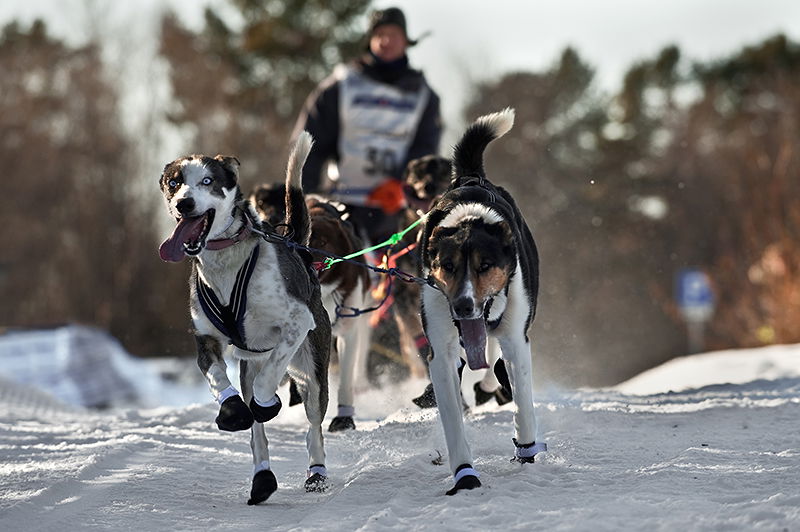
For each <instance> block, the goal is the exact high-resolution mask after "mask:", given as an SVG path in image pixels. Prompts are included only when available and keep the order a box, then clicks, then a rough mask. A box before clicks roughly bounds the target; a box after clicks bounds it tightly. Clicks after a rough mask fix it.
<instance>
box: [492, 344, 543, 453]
mask: <svg viewBox="0 0 800 532" xmlns="http://www.w3.org/2000/svg"><path fill="white" fill-rule="evenodd" d="M500 346H501V348H502V351H503V358H504V359H505V362H506V369H507V370H508V376H509V379H510V380H511V389H512V391H513V394H514V404H515V406H516V408H515V411H514V432H515V438H514V445H515V446H516V452H515V456H516V458H517V459H518V460H519V461H521V462H533V457H534V456H535V455H536V454H537V453H538V452H541V451H545V450H547V445H546V444H544V443H538V444H537V443H536V433H537V424H536V415H535V412H534V406H533V375H532V374H533V362H532V358H531V346H530V342H528V341H526V339H525V335H524V334H523V333H522V332H521V331H520V332H519V333H518V334H513V335H509V336H502V337H500Z"/></svg>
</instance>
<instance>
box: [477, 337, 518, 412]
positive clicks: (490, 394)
mask: <svg viewBox="0 0 800 532" xmlns="http://www.w3.org/2000/svg"><path fill="white" fill-rule="evenodd" d="M486 351H487V353H486V354H487V357H486V358H487V362H488V363H489V367H490V368H494V369H493V370H492V369H488V370H486V373H485V374H484V375H483V378H482V379H481V380H479V381H478V382H476V383H475V385H474V386H473V388H472V389H473V390H474V391H475V405H482V404H484V403H487V402H489V401H490V400H491V399H494V400H496V401H497V404H498V405H501V406H502V405H504V404H506V403H509V402H511V398H512V396H511V388H506V387H505V386H503V383H502V382H501V381H500V380H498V378H497V372H498V371H505V369H504V368H501V369H499V366H498V360H499V361H500V362H499V364H500V365H502V364H503V362H502V359H500V346H499V344H498V342H497V339H496V338H495V337H493V336H490V337H489V342H488V345H487V346H486Z"/></svg>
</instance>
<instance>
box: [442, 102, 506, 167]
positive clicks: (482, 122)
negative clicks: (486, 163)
mask: <svg viewBox="0 0 800 532" xmlns="http://www.w3.org/2000/svg"><path fill="white" fill-rule="evenodd" d="M513 125H514V109H512V108H510V107H506V108H505V109H503V110H502V111H500V112H498V113H492V114H489V115H484V116H482V117H480V118H478V119H477V120H475V122H473V123H472V125H470V126H469V127H468V128H467V131H466V132H464V136H463V137H461V140H460V141H458V144H456V146H455V148H453V177H454V178H459V177H467V176H479V177H486V174H485V172H484V169H483V152H484V150H486V146H488V145H489V143H490V142H492V141H493V140H494V139H496V138H499V137H502V136H503V135H505V134H506V133H508V131H509V130H510V129H511V127H512V126H513Z"/></svg>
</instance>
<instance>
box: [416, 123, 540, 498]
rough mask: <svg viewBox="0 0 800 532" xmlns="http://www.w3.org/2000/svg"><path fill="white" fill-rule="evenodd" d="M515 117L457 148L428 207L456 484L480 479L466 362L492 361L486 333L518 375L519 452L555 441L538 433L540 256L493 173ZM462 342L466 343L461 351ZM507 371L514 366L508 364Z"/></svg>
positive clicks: (432, 304) (427, 270)
mask: <svg viewBox="0 0 800 532" xmlns="http://www.w3.org/2000/svg"><path fill="white" fill-rule="evenodd" d="M513 123H514V111H513V110H511V109H506V110H504V111H502V112H500V113H495V114H491V115H487V116H484V117H481V118H479V119H478V120H477V121H475V122H474V123H473V124H472V125H471V126H470V127H469V128H468V129H467V131H466V132H465V134H464V136H463V137H462V138H461V140H460V141H459V142H458V144H457V145H456V146H455V148H454V154H453V178H454V179H453V182H452V184H451V186H450V189H449V190H448V191H447V192H446V193H445V194H444V195H443V196H442V197H441V198H440V199H439V200H438V201H437V202H436V204H435V205H434V206H433V208H432V210H431V211H430V213H429V214H428V216H427V218H426V220H425V223H424V226H423V229H422V237H421V243H420V246H421V247H422V266H423V273H424V275H426V276H428V277H429V278H430V279H432V280H433V282H434V285H435V287H434V286H424V287H423V289H422V322H423V325H424V327H425V333H426V334H427V336H428V340H429V341H430V344H431V349H432V354H431V360H430V366H429V367H430V374H431V380H432V382H433V387H434V391H435V393H436V400H437V403H438V407H439V415H440V417H441V420H442V425H443V427H444V434H445V439H446V440H447V450H448V453H449V461H450V467H451V470H452V472H453V475H454V477H455V486H454V487H453V488H452V489H450V490H449V491H448V492H447V494H448V495H453V494H455V493H456V492H458V491H459V490H462V489H473V488H476V487H478V486H480V485H481V483H480V480H478V472H477V471H476V470H475V469H474V467H473V461H472V452H471V451H470V448H469V445H468V443H467V440H466V437H465V434H464V421H463V412H462V405H461V398H460V395H459V393H460V384H461V383H460V380H459V377H458V371H457V368H458V367H459V365H460V360H459V358H460V354H461V353H462V352H463V351H466V356H467V363H468V365H469V367H470V368H471V369H473V370H476V369H481V368H488V364H487V363H486V343H487V335H491V336H493V337H495V338H497V340H498V342H499V344H500V349H501V351H502V359H501V360H499V361H498V362H497V364H498V365H499V364H503V369H504V370H507V375H508V377H509V378H510V385H511V389H512V391H513V396H514V402H515V405H516V409H515V412H514V427H515V435H514V438H513V442H514V445H515V447H516V451H515V458H516V459H517V460H519V461H521V462H533V460H534V456H535V455H536V454H537V453H538V452H541V451H544V450H546V448H547V446H546V445H545V444H544V443H542V442H538V443H537V441H536V436H537V426H536V418H535V416H534V408H533V379H532V360H531V348H530V341H529V340H528V335H527V332H528V328H529V326H530V324H531V322H532V321H533V317H534V315H535V313H536V299H537V294H538V284H539V281H538V278H539V258H538V253H537V250H536V245H535V243H534V241H533V237H532V235H531V232H530V230H529V229H528V226H527V224H526V223H525V220H524V219H523V218H522V214H521V213H520V211H519V209H518V208H517V206H516V205H515V203H514V200H513V198H512V197H511V195H510V194H509V193H508V192H507V191H505V190H504V189H503V188H501V187H498V186H495V185H493V184H492V183H491V182H489V180H488V179H487V178H486V175H485V172H484V168H483V152H484V150H485V149H486V147H487V146H488V144H489V143H490V142H491V141H492V140H494V139H496V138H498V137H500V136H502V135H503V134H505V133H506V132H507V131H508V130H509V129H511V126H512V125H513ZM462 346H463V351H462ZM498 373H499V374H503V375H505V374H506V371H500V372H498Z"/></svg>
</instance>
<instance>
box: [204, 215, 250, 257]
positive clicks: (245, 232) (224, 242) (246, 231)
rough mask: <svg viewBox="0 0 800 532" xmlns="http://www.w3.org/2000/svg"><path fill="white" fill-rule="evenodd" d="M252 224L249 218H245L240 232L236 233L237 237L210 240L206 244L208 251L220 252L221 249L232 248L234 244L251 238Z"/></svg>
mask: <svg viewBox="0 0 800 532" xmlns="http://www.w3.org/2000/svg"><path fill="white" fill-rule="evenodd" d="M250 232H251V231H250V223H249V220H248V219H247V217H246V216H245V217H244V223H243V224H242V227H241V228H240V229H239V231H237V232H236V234H235V235H233V236H232V237H229V238H219V239H217V240H209V241H208V242H206V246H205V248H206V249H210V250H211V251H218V250H220V249H225V248H227V247H230V246H232V245H234V244H238V243H239V242H241V241H242V240H244V239H245V238H247V237H248V236H250Z"/></svg>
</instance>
